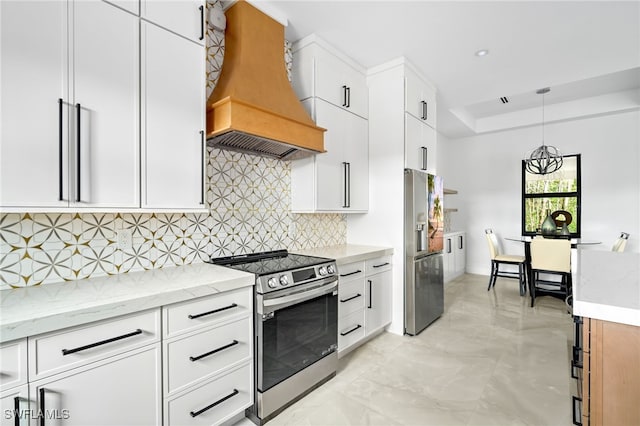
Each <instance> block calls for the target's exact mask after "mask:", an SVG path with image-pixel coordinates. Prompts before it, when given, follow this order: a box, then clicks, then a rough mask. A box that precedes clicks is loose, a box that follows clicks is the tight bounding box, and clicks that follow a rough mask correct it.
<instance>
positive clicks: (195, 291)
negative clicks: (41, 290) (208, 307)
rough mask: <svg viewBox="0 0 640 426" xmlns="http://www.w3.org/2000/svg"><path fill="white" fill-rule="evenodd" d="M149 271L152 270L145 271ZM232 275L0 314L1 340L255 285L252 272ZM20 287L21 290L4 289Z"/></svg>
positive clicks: (18, 337)
mask: <svg viewBox="0 0 640 426" xmlns="http://www.w3.org/2000/svg"><path fill="white" fill-rule="evenodd" d="M148 273H152V272H151V271H148ZM232 275H233V276H232V277H229V278H224V279H221V280H219V281H213V282H206V283H198V284H195V285H192V286H188V285H187V286H184V287H181V288H169V289H166V288H165V289H163V288H162V285H161V284H158V291H157V292H151V293H149V292H143V293H142V294H139V295H132V296H131V297H127V296H126V295H125V296H122V295H118V296H114V297H113V298H112V299H110V300H107V301H105V302H104V303H100V302H95V301H93V300H89V299H87V300H84V301H82V300H79V301H78V303H76V304H74V305H72V306H66V307H60V308H59V309H52V310H50V311H49V312H46V310H45V309H43V310H44V311H45V312H44V313H43V314H41V315H40V314H38V315H37V316H36V314H25V315H17V316H14V317H11V318H1V317H0V343H5V342H10V341H14V340H18V339H22V338H25V337H29V336H34V335H38V334H43V333H48V332H51V331H56V330H62V329H65V328H68V327H74V326H78V325H83V324H89V323H91V322H95V321H101V320H105V319H110V318H115V317H118V316H122V315H127V314H132V313H136V312H143V311H145V310H149V309H156V308H159V307H162V306H166V305H170V304H173V303H178V302H183V301H187V300H191V299H196V298H199V297H206V296H211V295H214V294H218V293H222V292H226V291H233V290H237V289H240V288H244V287H251V286H253V285H254V284H255V276H254V275H253V274H249V273H245V272H241V271H233V273H232ZM75 284H76V285H77V284H78V281H76V282H75ZM21 290H22V289H14V290H3V291H21ZM38 303H44V302H36V303H33V304H32V305H31V308H32V309H33V306H36V307H37V306H38Z"/></svg>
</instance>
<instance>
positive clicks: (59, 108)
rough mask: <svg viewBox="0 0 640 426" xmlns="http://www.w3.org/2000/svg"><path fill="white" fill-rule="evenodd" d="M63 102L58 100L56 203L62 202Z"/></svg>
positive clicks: (60, 99)
mask: <svg viewBox="0 0 640 426" xmlns="http://www.w3.org/2000/svg"><path fill="white" fill-rule="evenodd" d="M63 106H64V102H63V101H62V98H59V99H58V201H62V200H63V194H62V189H63V188H62V173H63V170H62V148H63V144H62V139H63V137H64V135H63V132H62V128H63V126H64V122H63V120H62V110H63Z"/></svg>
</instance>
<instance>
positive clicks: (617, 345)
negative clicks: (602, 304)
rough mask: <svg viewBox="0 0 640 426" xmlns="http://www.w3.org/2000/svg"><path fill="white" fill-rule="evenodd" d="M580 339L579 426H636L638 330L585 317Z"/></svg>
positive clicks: (639, 382) (638, 416)
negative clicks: (582, 345) (582, 365)
mask: <svg viewBox="0 0 640 426" xmlns="http://www.w3.org/2000/svg"><path fill="white" fill-rule="evenodd" d="M584 337H585V340H584V342H585V350H584V352H585V354H584V357H585V380H584V381H583V396H584V397H583V424H585V425H587V424H588V425H591V426H594V425H595V426H598V425H640V404H639V401H640V327H636V326H632V325H625V324H619V323H615V322H609V321H601V320H595V319H589V318H585V329H584ZM584 401H587V403H588V404H584Z"/></svg>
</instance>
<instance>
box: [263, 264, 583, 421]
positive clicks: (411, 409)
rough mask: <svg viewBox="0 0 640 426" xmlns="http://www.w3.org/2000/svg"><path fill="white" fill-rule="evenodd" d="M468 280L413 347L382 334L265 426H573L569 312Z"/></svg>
mask: <svg viewBox="0 0 640 426" xmlns="http://www.w3.org/2000/svg"><path fill="white" fill-rule="evenodd" d="M488 280H489V278H488V277H486V276H482V275H470V274H467V275H464V276H462V277H460V278H458V279H456V280H454V281H452V282H450V283H447V284H446V285H445V312H444V314H443V316H442V317H441V318H440V319H438V320H437V321H436V322H435V323H433V324H432V325H431V326H430V327H428V328H427V329H425V330H424V331H423V332H422V333H420V334H419V335H418V336H415V337H409V336H398V335H395V334H391V333H386V332H385V333H382V334H381V335H379V336H378V337H376V338H374V339H372V340H370V341H369V342H367V343H366V344H365V345H363V346H361V347H360V348H358V349H357V350H355V351H353V352H351V353H350V354H348V355H346V356H344V357H343V358H341V360H340V366H339V370H338V373H337V375H336V377H335V378H333V379H332V380H330V381H329V382H327V383H326V384H324V385H323V386H321V387H320V388H318V389H316V390H315V391H313V392H312V393H310V394H309V395H307V396H306V397H305V398H303V399H301V400H300V401H298V402H297V403H295V404H294V405H292V406H291V407H289V408H287V409H286V410H285V411H283V412H282V413H281V414H280V415H278V416H277V417H276V418H274V419H273V420H271V421H270V422H269V423H268V424H269V425H270V426H280V425H301V426H302V425H571V423H572V420H571V392H572V390H573V389H574V388H575V384H574V383H575V381H574V380H572V379H571V377H570V374H569V363H570V361H569V360H570V349H571V345H572V344H573V323H572V319H571V316H570V315H568V314H567V311H566V308H565V306H564V303H563V302H561V301H560V300H558V299H554V298H551V297H542V298H540V299H537V300H536V306H535V307H534V308H531V307H529V303H530V299H529V298H528V297H520V295H519V294H518V287H517V282H516V281H515V280H510V279H498V282H497V283H496V287H495V289H492V290H491V291H487V283H488Z"/></svg>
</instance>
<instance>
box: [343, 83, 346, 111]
mask: <svg viewBox="0 0 640 426" xmlns="http://www.w3.org/2000/svg"><path fill="white" fill-rule="evenodd" d="M342 106H343V107H346V106H347V86H342Z"/></svg>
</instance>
